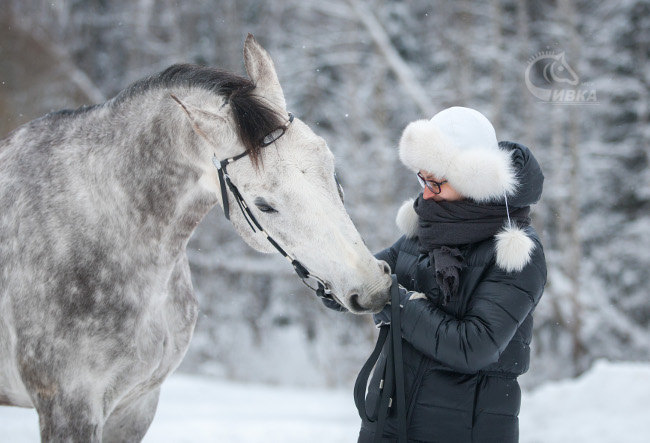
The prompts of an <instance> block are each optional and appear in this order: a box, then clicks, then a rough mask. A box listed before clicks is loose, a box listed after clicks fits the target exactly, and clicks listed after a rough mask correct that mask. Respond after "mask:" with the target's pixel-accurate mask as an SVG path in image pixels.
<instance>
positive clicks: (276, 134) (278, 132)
mask: <svg viewBox="0 0 650 443" xmlns="http://www.w3.org/2000/svg"><path fill="white" fill-rule="evenodd" d="M292 121H293V114H292V113H291V112H290V113H289V122H288V123H287V124H286V125H284V126H280V127H279V128H277V129H274V130H273V131H271V133H270V134H267V135H266V136H265V137H264V138H263V139H262V141H261V142H260V146H261V147H262V148H263V147H265V146H268V145H270V144H271V143H273V142H275V141H276V140H277V139H279V138H280V137H282V136H283V135H284V133H285V132H287V129H289V125H290V124H291V122H292Z"/></svg>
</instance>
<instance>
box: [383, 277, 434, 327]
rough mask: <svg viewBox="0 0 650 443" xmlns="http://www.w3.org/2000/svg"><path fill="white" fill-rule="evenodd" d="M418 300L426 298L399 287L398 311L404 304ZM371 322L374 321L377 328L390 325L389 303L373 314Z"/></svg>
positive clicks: (419, 293) (421, 294)
mask: <svg viewBox="0 0 650 443" xmlns="http://www.w3.org/2000/svg"><path fill="white" fill-rule="evenodd" d="M420 298H424V299H426V298H427V297H426V296H425V295H424V294H423V293H421V292H415V291H408V290H407V289H406V288H405V287H404V286H402V285H399V307H400V309H401V308H403V307H404V306H405V305H406V303H408V302H409V301H411V300H417V299H420ZM372 318H373V320H374V321H375V326H377V327H378V328H380V327H382V326H387V325H390V319H391V304H390V301H389V302H388V303H387V304H386V306H384V309H382V310H381V311H379V312H378V313H376V314H373V316H372Z"/></svg>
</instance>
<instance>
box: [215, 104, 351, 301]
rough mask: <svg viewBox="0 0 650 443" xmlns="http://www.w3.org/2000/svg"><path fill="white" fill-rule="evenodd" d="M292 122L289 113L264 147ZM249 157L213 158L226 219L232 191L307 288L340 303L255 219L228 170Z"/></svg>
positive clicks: (252, 223)
mask: <svg viewBox="0 0 650 443" xmlns="http://www.w3.org/2000/svg"><path fill="white" fill-rule="evenodd" d="M291 122H293V114H291V113H289V123H288V124H287V126H286V127H284V128H283V129H284V130H283V131H282V132H281V133H280V134H279V135H278V136H277V137H275V138H274V139H273V140H272V141H270V142H268V143H264V145H263V146H268V145H269V144H271V143H273V142H275V141H276V140H278V139H279V138H280V137H282V136H283V135H284V132H285V131H286V128H287V127H288V125H290V124H291ZM272 134H273V133H272ZM247 155H248V152H246V151H244V152H242V153H241V154H238V155H236V156H234V157H229V158H226V159H223V160H219V159H218V158H217V155H216V154H214V155H213V157H212V164H214V166H215V167H216V168H217V173H218V175H219V187H220V188H221V201H222V203H223V212H224V215H225V216H226V219H228V220H230V205H229V202H228V190H230V192H231V193H232V195H233V197H234V198H235V201H236V202H237V205H238V206H239V209H240V210H241V212H242V214H243V215H244V219H246V222H247V223H248V226H250V227H251V229H252V230H253V232H257V231H259V232H261V233H262V234H263V235H264V237H266V239H267V240H268V241H269V243H271V245H273V247H274V248H275V249H276V250H277V251H278V252H279V253H280V254H282V256H283V257H284V258H286V259H287V260H288V261H289V263H291V266H293V269H294V271H296V274H298V277H299V278H300V280H301V281H302V282H303V283H304V284H305V286H307V287H308V288H309V289H311V290H312V291H314V292H315V293H316V295H317V296H319V297H321V298H326V299H331V300H334V301H335V302H337V303H339V302H338V300H336V299H335V298H334V295H333V294H332V290H331V289H330V287H329V284H328V283H326V282H325V281H324V280H323V279H322V278H320V277H318V276H316V275H313V274H311V273H310V272H309V271H308V270H307V268H306V267H305V266H304V265H303V264H302V263H300V261H298V260H297V259H296V258H294V257H293V256H292V255H291V254H289V253H288V252H287V251H285V250H284V249H283V248H282V247H281V246H280V245H279V244H278V242H276V241H275V240H274V239H273V237H271V236H270V235H269V234H268V232H266V231H265V230H264V228H263V227H262V225H261V224H260V223H259V222H258V221H257V218H255V215H253V212H252V211H251V210H250V208H249V207H248V205H247V204H246V201H245V200H244V197H243V196H242V195H241V193H240V192H239V189H237V186H235V184H234V183H233V182H232V180H231V179H230V175H229V174H228V169H227V167H228V165H229V164H231V163H234V162H236V161H237V160H239V159H241V158H244V157H246V156H247ZM310 279H311V280H314V281H315V282H316V284H315V285H312V284H310ZM339 304H340V303H339Z"/></svg>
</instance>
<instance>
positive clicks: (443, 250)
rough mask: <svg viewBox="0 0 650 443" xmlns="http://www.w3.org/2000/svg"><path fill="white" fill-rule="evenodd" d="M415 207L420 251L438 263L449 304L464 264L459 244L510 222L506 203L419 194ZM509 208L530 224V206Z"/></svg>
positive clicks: (488, 234)
mask: <svg viewBox="0 0 650 443" xmlns="http://www.w3.org/2000/svg"><path fill="white" fill-rule="evenodd" d="M413 208H414V209H415V212H416V213H417V214H418V223H419V226H418V241H419V244H420V252H422V253H425V254H429V257H430V261H431V263H432V264H434V265H435V272H436V281H437V282H438V285H439V286H440V289H441V291H442V294H443V304H446V303H447V302H448V301H449V300H450V299H451V297H452V296H454V295H456V292H457V291H458V273H459V271H460V270H461V269H462V268H463V267H464V266H465V263H464V260H463V255H462V253H461V252H460V250H459V249H458V247H457V246H459V245H465V244H469V243H476V242H479V241H482V240H485V239H488V238H490V237H493V236H494V235H495V234H496V233H497V232H499V231H500V230H501V228H503V226H504V224H507V215H506V206H505V205H501V204H479V203H474V202H472V201H470V200H458V201H440V202H437V201H435V200H424V199H423V198H422V194H420V196H419V197H418V198H417V199H416V200H415V203H414V204H413ZM509 209H510V219H511V220H512V222H513V224H514V223H516V224H517V225H519V226H522V227H523V226H528V225H529V224H530V218H529V217H528V214H529V212H530V206H524V207H522V208H513V207H510V208H509Z"/></svg>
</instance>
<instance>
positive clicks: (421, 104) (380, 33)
mask: <svg viewBox="0 0 650 443" xmlns="http://www.w3.org/2000/svg"><path fill="white" fill-rule="evenodd" d="M348 2H349V3H350V6H351V7H352V9H354V12H355V13H356V15H357V17H358V19H359V21H360V22H361V23H362V24H363V25H364V26H365V28H366V30H367V31H368V33H369V34H370V36H371V37H372V40H373V41H374V42H375V44H376V45H377V48H378V49H379V52H380V53H381V54H382V55H383V56H384V58H385V59H386V62H387V63H388V65H389V66H390V68H391V70H392V71H393V72H394V73H395V75H396V76H397V78H398V79H399V81H400V83H401V84H402V86H403V87H404V90H405V92H406V93H407V94H408V96H409V97H411V99H412V100H413V102H414V103H415V104H416V105H417V107H418V108H419V109H420V112H421V113H423V114H424V115H428V116H431V115H433V113H434V109H435V107H434V106H433V103H432V102H431V100H430V99H429V94H428V93H427V91H426V88H424V86H423V85H422V84H421V83H420V82H419V81H418V79H417V77H416V76H415V74H414V73H413V70H412V69H411V67H410V66H409V65H408V64H407V63H406V62H405V61H404V59H403V58H402V57H401V56H400V55H399V53H398V52H397V50H396V49H395V47H394V46H393V44H392V43H391V41H390V38H389V37H388V33H387V32H386V30H385V29H384V27H383V26H382V24H381V23H380V22H379V20H377V17H375V16H374V14H373V13H372V12H371V11H370V10H369V9H368V7H367V6H366V5H365V4H363V3H362V2H360V1H358V0H348Z"/></svg>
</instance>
